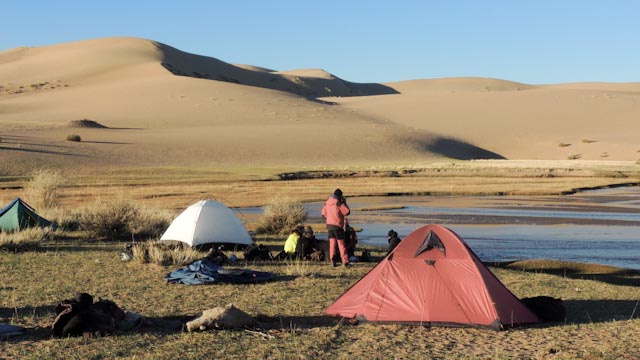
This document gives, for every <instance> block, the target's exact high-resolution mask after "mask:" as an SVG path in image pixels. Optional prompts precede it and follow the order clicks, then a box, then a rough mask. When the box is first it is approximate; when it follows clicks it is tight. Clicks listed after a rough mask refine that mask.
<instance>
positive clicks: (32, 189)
mask: <svg viewBox="0 0 640 360" xmlns="http://www.w3.org/2000/svg"><path fill="white" fill-rule="evenodd" d="M66 182H67V179H66V177H65V176H64V175H63V174H62V173H61V172H60V171H56V170H50V169H42V170H36V171H35V172H34V173H33V174H31V179H30V180H29V181H28V182H27V184H26V186H25V193H26V200H27V202H29V203H30V204H31V205H32V206H33V207H35V208H36V209H38V208H41V209H51V208H55V207H56V206H58V199H59V198H60V187H62V186H63V185H64V184H65V183H66Z"/></svg>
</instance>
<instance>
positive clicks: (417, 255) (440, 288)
mask: <svg viewBox="0 0 640 360" xmlns="http://www.w3.org/2000/svg"><path fill="white" fill-rule="evenodd" d="M325 313H326V314H327V315H336V316H342V317H345V318H355V319H357V320H360V321H370V322H384V323H406V324H420V325H445V326H475V327H489V328H493V329H496V330H499V329H503V328H505V327H511V326H515V325H522V324H531V323H537V322H540V318H538V316H536V314H534V313H533V312H532V311H531V310H529V309H528V308H527V307H526V306H525V305H524V304H523V303H521V302H520V300H518V298H517V297H516V296H515V295H513V294H512V293H511V292H510V291H509V290H508V289H507V288H506V287H505V286H504V285H503V284H502V283H501V282H500V280H498V278H497V277H496V276H495V275H493V273H491V271H489V269H488V268H487V267H486V266H484V264H482V262H481V261H480V259H478V257H477V256H476V255H475V254H474V253H473V251H471V249H470V248H469V247H468V246H467V244H466V243H465V242H464V240H462V239H461V238H460V237H459V236H458V235H456V234H455V233H454V232H453V231H452V230H450V229H448V228H445V227H442V226H438V225H427V226H423V227H421V228H419V229H417V230H415V231H413V232H412V233H411V234H409V235H408V236H407V237H406V238H405V239H404V240H402V241H401V242H400V244H398V246H397V247H396V248H395V249H394V250H393V251H392V252H391V253H390V254H389V255H387V257H385V258H384V259H383V260H382V261H381V262H380V263H379V264H378V265H377V266H376V267H374V268H373V269H372V270H371V271H370V272H369V273H367V275H365V276H364V277H363V278H362V279H360V280H359V281H358V282H357V283H355V284H354V285H353V286H352V287H351V288H350V289H348V290H347V291H346V292H345V293H344V294H342V295H341V296H340V297H339V298H338V299H337V300H336V301H335V302H334V303H333V304H331V305H330V306H329V307H328V308H327V309H326V310H325Z"/></svg>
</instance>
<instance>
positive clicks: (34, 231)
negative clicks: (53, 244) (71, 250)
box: [0, 227, 57, 252]
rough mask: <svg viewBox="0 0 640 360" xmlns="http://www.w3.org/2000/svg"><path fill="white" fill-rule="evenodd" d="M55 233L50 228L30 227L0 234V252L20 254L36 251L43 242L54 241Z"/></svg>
mask: <svg viewBox="0 0 640 360" xmlns="http://www.w3.org/2000/svg"><path fill="white" fill-rule="evenodd" d="M56 234H57V231H56V230H53V229H52V228H51V227H44V228H41V227H32V228H27V229H24V230H21V231H16V232H11V233H7V232H0V250H8V251H11V252H21V251H29V250H33V249H37V248H38V247H39V246H40V244H41V243H42V242H43V241H47V240H54V239H55V237H56Z"/></svg>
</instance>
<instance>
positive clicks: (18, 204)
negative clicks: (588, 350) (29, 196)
mask: <svg viewBox="0 0 640 360" xmlns="http://www.w3.org/2000/svg"><path fill="white" fill-rule="evenodd" d="M35 226H40V227H45V226H51V222H50V221H49V220H47V219H45V218H43V217H41V216H40V215H38V214H36V211H35V210H34V209H33V208H32V207H31V206H29V204H27V203H26V202H24V201H22V199H20V198H15V199H14V200H13V201H12V202H11V203H10V204H9V205H7V206H6V207H5V208H4V209H2V210H0V231H2V232H12V231H19V230H22V229H25V228H29V227H35Z"/></svg>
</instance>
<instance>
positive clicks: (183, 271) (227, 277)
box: [164, 258, 275, 285]
mask: <svg viewBox="0 0 640 360" xmlns="http://www.w3.org/2000/svg"><path fill="white" fill-rule="evenodd" d="M164 279H165V280H166V281H167V282H168V283H170V284H186V285H201V284H218V283H231V284H255V283H261V282H265V281H270V280H273V279H275V275H274V274H273V273H270V272H263V271H253V270H246V269H223V268H222V266H220V265H218V264H216V263H214V262H213V261H211V260H210V259H208V258H204V259H202V260H196V261H194V262H192V263H191V264H189V265H187V266H185V267H183V268H180V269H177V270H174V271H172V272H170V273H169V274H167V276H165V278H164Z"/></svg>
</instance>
